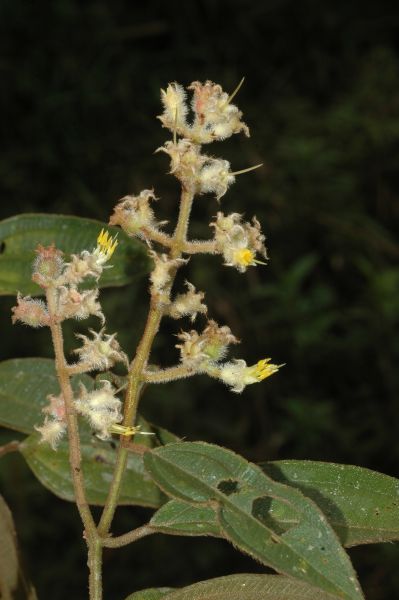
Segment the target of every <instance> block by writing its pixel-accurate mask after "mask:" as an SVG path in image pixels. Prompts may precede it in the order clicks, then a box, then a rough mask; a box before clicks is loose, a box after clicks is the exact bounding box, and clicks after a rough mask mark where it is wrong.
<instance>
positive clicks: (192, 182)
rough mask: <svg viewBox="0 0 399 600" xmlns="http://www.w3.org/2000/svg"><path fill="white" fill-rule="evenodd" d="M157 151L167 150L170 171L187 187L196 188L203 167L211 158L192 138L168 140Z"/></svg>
mask: <svg viewBox="0 0 399 600" xmlns="http://www.w3.org/2000/svg"><path fill="white" fill-rule="evenodd" d="M157 152H165V154H168V155H169V156H170V172H171V173H172V174H173V175H174V176H175V177H177V179H179V180H180V181H181V182H182V184H183V185H184V186H185V187H187V188H193V187H194V188H196V185H197V180H198V178H199V176H200V169H201V167H202V166H203V165H204V164H205V163H206V162H207V161H208V160H209V157H208V156H205V155H202V154H201V149H200V147H199V146H198V145H197V144H193V143H192V142H191V141H190V140H186V139H183V140H179V141H178V142H177V143H174V142H166V143H165V145H164V146H161V148H158V150H157Z"/></svg>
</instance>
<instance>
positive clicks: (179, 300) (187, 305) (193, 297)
mask: <svg viewBox="0 0 399 600" xmlns="http://www.w3.org/2000/svg"><path fill="white" fill-rule="evenodd" d="M186 286H187V288H188V292H187V293H185V294H178V295H177V296H176V298H175V299H174V300H173V302H172V304H171V305H170V307H169V310H168V314H169V316H170V317H172V319H180V318H181V317H184V316H189V317H190V318H191V321H195V319H196V316H197V314H198V313H203V314H206V312H207V310H208V308H207V306H206V304H202V300H203V299H204V296H205V294H204V292H197V291H196V289H195V287H194V286H193V284H192V283H190V282H189V281H186Z"/></svg>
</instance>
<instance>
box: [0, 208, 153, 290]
mask: <svg viewBox="0 0 399 600" xmlns="http://www.w3.org/2000/svg"><path fill="white" fill-rule="evenodd" d="M103 227H104V228H106V229H107V230H108V231H109V232H110V233H111V235H116V234H118V242H119V243H118V247H117V249H116V251H115V253H114V255H113V256H112V261H111V265H112V268H111V269H105V270H104V273H103V275H102V277H101V278H100V281H99V285H100V287H110V286H120V285H125V284H127V283H129V282H130V281H133V280H135V279H137V277H139V276H141V275H143V274H145V273H147V272H148V264H149V260H148V257H147V251H146V248H145V246H144V244H141V243H140V242H138V241H136V240H132V239H131V238H129V237H128V236H127V235H126V234H125V233H124V232H123V231H121V230H120V229H118V228H116V227H110V226H109V225H106V224H104V223H101V222H100V221H94V220H93V219H83V218H81V217H72V216H67V215H48V214H23V215H18V216H16V217H11V218H10V219H5V220H4V221H1V222H0V246H1V247H2V249H3V250H2V253H1V254H0V295H7V294H8V295H14V294H16V293H17V292H18V291H19V292H21V293H22V294H31V295H42V294H43V290H41V288H40V287H39V286H38V285H36V284H35V283H33V282H32V281H31V277H32V262H33V260H34V257H35V252H34V251H35V248H36V246H37V245H38V244H42V245H44V246H46V245H50V244H52V243H53V242H54V244H55V245H56V246H57V248H59V249H60V250H62V251H63V252H65V255H66V260H68V259H69V255H70V254H72V253H79V252H81V251H82V250H92V249H93V248H94V247H95V246H96V243H97V242H96V240H97V236H98V234H99V233H100V231H101V229H102V228H103Z"/></svg>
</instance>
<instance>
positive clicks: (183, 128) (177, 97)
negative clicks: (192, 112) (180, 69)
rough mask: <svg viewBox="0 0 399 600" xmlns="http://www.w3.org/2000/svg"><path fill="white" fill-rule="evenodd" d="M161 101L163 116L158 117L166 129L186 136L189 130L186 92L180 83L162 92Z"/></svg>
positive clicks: (169, 86) (172, 84) (170, 85)
mask: <svg viewBox="0 0 399 600" xmlns="http://www.w3.org/2000/svg"><path fill="white" fill-rule="evenodd" d="M161 100H162V104H163V106H164V112H163V114H162V115H161V116H160V117H158V118H159V119H160V121H161V123H162V125H163V126H164V127H166V128H167V129H170V130H171V131H176V132H177V133H179V134H180V135H183V136H184V135H185V134H186V132H187V131H188V130H189V128H188V125H187V122H186V116H187V112H188V107H187V105H186V101H185V100H186V92H185V91H184V88H183V86H181V85H180V84H179V83H170V84H169V85H168V87H167V89H166V92H165V90H161Z"/></svg>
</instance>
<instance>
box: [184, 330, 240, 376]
mask: <svg viewBox="0 0 399 600" xmlns="http://www.w3.org/2000/svg"><path fill="white" fill-rule="evenodd" d="M177 337H178V338H179V340H181V341H182V344H177V345H176V348H179V350H180V354H181V361H182V363H183V364H185V365H187V366H188V367H196V368H197V369H198V368H200V369H201V368H202V369H204V370H206V366H207V364H209V363H212V364H213V363H217V362H218V361H220V360H222V359H223V358H224V357H225V355H226V353H227V349H228V346H229V345H230V344H237V343H238V340H237V339H236V337H235V336H234V335H233V334H232V333H231V330H230V327H228V326H227V325H223V326H222V327H219V325H218V324H217V323H216V322H215V321H212V320H211V321H209V322H208V325H207V326H206V327H205V329H204V331H203V332H202V333H201V334H199V333H198V332H197V331H195V330H191V331H182V332H181V333H179V334H178V336H177Z"/></svg>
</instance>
